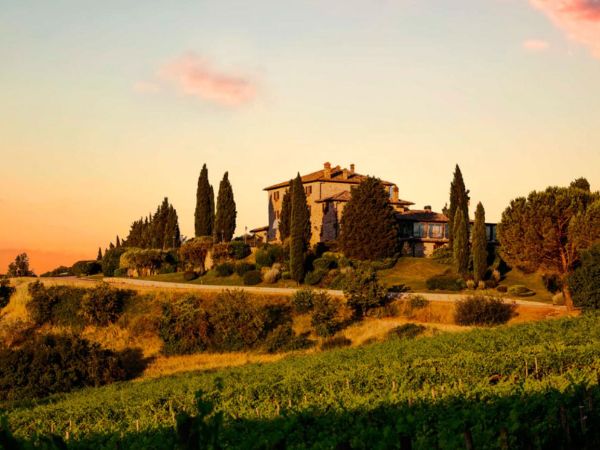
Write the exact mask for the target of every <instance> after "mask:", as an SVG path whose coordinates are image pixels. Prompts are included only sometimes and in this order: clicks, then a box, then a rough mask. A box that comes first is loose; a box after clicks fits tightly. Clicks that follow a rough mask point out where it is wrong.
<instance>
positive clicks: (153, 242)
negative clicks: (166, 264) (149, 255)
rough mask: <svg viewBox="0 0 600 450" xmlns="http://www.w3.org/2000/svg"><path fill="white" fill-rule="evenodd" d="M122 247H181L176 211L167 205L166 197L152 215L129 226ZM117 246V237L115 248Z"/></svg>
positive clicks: (118, 244)
mask: <svg viewBox="0 0 600 450" xmlns="http://www.w3.org/2000/svg"><path fill="white" fill-rule="evenodd" d="M123 245H125V246H127V247H137V248H160V249H168V248H178V247H179V246H180V245H181V233H180V231H179V220H178V217H177V211H176V210H175V208H174V207H173V205H171V204H170V203H169V199H168V198H167V197H165V198H164V200H163V202H162V203H161V204H160V205H159V206H158V208H157V209H156V212H155V213H154V214H153V215H149V216H148V217H146V218H140V219H139V220H136V221H135V222H133V223H132V224H131V229H130V230H129V235H128V236H127V239H126V240H125V242H124V243H123ZM119 246H120V243H119V242H118V236H117V247H119Z"/></svg>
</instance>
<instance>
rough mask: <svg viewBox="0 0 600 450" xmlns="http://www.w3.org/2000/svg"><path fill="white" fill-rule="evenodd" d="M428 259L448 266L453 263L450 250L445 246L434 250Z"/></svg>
mask: <svg viewBox="0 0 600 450" xmlns="http://www.w3.org/2000/svg"><path fill="white" fill-rule="evenodd" d="M430 258H431V259H432V260H434V261H436V262H438V263H440V264H447V265H450V264H453V262H454V260H453V258H454V257H453V254H452V249H451V248H450V247H449V246H447V245H444V246H442V247H438V248H436V249H434V250H433V253H432V254H431V256H430Z"/></svg>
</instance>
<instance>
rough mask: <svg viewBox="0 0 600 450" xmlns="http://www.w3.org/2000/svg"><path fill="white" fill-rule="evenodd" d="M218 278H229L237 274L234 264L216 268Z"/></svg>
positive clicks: (226, 263) (221, 265)
mask: <svg viewBox="0 0 600 450" xmlns="http://www.w3.org/2000/svg"><path fill="white" fill-rule="evenodd" d="M215 272H217V276H218V277H228V276H230V275H233V273H234V272H235V266H234V265H233V264H232V263H229V262H224V263H221V264H219V265H217V266H216V267H215Z"/></svg>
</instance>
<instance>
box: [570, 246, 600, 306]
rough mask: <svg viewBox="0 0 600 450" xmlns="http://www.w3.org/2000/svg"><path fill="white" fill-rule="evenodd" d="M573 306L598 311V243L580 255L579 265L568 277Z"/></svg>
mask: <svg viewBox="0 0 600 450" xmlns="http://www.w3.org/2000/svg"><path fill="white" fill-rule="evenodd" d="M569 288H570V289H571V291H572V293H573V304H574V305H575V306H578V307H581V308H585V309H600V242H598V243H596V244H594V245H592V246H591V247H590V248H589V249H588V250H586V251H584V252H582V254H581V264H580V266H579V267H578V268H577V269H576V270H575V272H573V274H572V275H570V276H569Z"/></svg>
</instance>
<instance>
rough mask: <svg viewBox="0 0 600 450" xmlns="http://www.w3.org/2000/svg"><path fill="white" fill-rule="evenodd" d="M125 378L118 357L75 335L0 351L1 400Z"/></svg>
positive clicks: (41, 338)
mask: <svg viewBox="0 0 600 450" xmlns="http://www.w3.org/2000/svg"><path fill="white" fill-rule="evenodd" d="M126 378H127V371H126V370H125V368H124V367H123V364H122V362H121V360H120V358H119V355H118V354H117V353H115V352H113V351H111V350H105V349H102V348H101V347H100V346H99V345H98V344H92V343H90V342H88V341H86V340H84V339H81V338H78V337H76V336H61V335H44V336H36V337H34V338H33V339H32V340H30V341H28V342H27V343H25V344H24V345H22V346H21V347H19V348H18V349H14V350H8V349H0V400H3V401H5V400H22V399H28V398H37V397H45V396H47V395H49V394H53V393H56V392H68V391H71V390H73V389H76V388H80V387H84V386H101V385H103V384H107V383H111V382H113V381H117V380H123V379H126Z"/></svg>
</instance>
